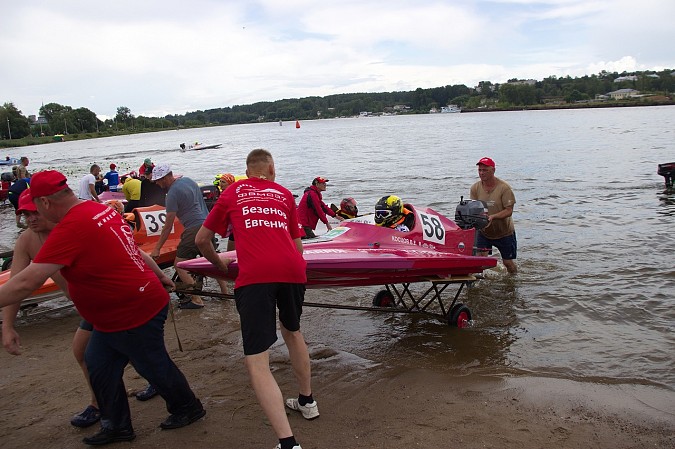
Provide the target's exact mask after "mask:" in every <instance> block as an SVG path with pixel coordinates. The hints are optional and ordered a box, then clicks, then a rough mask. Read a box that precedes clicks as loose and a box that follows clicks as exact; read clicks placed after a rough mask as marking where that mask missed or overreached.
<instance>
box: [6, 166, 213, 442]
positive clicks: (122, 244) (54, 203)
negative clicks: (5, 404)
mask: <svg viewBox="0 0 675 449" xmlns="http://www.w3.org/2000/svg"><path fill="white" fill-rule="evenodd" d="M33 181H34V183H33V182H32V183H31V189H30V192H31V197H32V198H33V203H34V204H35V206H36V208H37V210H38V212H39V213H40V215H42V216H43V217H44V218H45V219H47V220H49V221H52V222H54V223H57V225H56V226H55V227H54V229H53V230H52V231H51V233H50V234H49V237H48V238H47V240H46V241H45V243H44V245H43V246H42V248H41V249H40V251H39V252H38V254H37V255H36V256H35V259H34V260H33V263H32V264H30V265H29V266H28V267H26V268H25V269H24V270H22V271H21V272H20V273H19V274H17V275H16V276H13V277H12V278H11V279H10V280H9V281H8V282H7V283H6V284H4V285H3V286H2V287H0V307H3V306H6V305H10V304H16V303H19V302H20V301H21V300H22V299H24V298H26V297H27V296H29V295H30V294H31V292H33V291H34V290H36V289H37V288H38V287H40V286H41V285H42V283H43V282H44V281H45V280H46V279H47V278H48V277H50V276H51V275H53V274H54V273H56V272H57V271H59V270H60V272H61V275H62V276H63V277H64V278H65V280H66V281H67V283H68V292H69V294H70V298H71V299H72V301H73V303H74V304H75V306H76V307H77V310H78V312H79V313H80V315H81V316H82V318H84V319H85V320H87V321H88V322H90V323H91V324H92V325H93V327H94V331H93V332H92V335H91V339H90V341H89V344H88V345H87V350H86V353H85V361H86V364H87V370H88V371H89V378H90V381H91V386H92V390H93V391H94V394H95V395H96V399H97V401H98V405H99V409H100V411H101V430H100V432H99V433H97V434H95V435H93V436H91V437H88V438H84V439H83V441H84V443H86V444H90V445H102V444H108V443H113V442H115V441H131V440H133V439H134V438H135V437H136V435H135V433H134V430H133V427H132V425H131V414H130V411H129V402H128V400H127V395H126V389H125V387H124V381H123V379H122V376H123V374H124V368H125V367H126V365H127V364H128V363H129V362H131V363H132V364H133V366H134V367H135V368H136V371H138V373H139V374H141V375H142V376H143V377H145V378H146V379H148V381H150V383H151V384H152V385H153V386H155V388H156V389H157V391H158V392H159V394H160V395H161V396H162V397H163V398H164V399H165V401H166V404H167V409H168V411H169V413H170V415H169V417H168V418H167V419H166V420H164V421H163V422H162V423H161V424H160V427H162V428H163V429H175V428H178V427H183V426H186V425H188V424H191V423H192V422H194V421H196V420H198V419H200V418H201V417H202V416H204V414H205V413H206V411H205V410H204V408H203V407H202V404H201V402H200V401H199V399H197V398H196V397H195V395H194V393H193V392H192V390H191V389H190V386H189V384H188V382H187V380H186V379H185V376H184V375H183V373H182V372H181V371H180V370H179V369H178V367H177V366H176V365H175V364H174V363H173V361H172V360H171V358H170V357H169V354H168V353H167V351H166V346H165V345H164V322H165V321H166V315H167V310H168V303H169V295H168V293H167V292H166V290H165V289H164V286H168V287H173V282H172V281H171V279H169V278H168V277H167V276H166V274H164V272H162V270H160V268H159V267H158V266H157V264H155V263H154V262H153V260H152V259H151V258H150V257H149V256H148V255H147V254H145V253H143V252H142V251H139V249H138V247H137V246H136V243H135V242H134V239H133V235H132V232H131V229H130V228H129V226H128V225H127V224H126V222H125V221H124V219H123V218H122V217H121V215H120V214H119V213H117V211H115V210H114V209H112V208H110V207H108V206H107V205H105V204H100V203H96V202H93V201H81V200H79V199H78V198H77V197H76V196H75V194H74V193H73V191H72V190H70V188H69V187H68V184H67V179H66V177H65V176H63V174H61V173H59V172H57V171H54V170H47V171H43V172H39V173H36V174H35V175H34V176H33ZM92 245H96V248H95V250H94V248H92ZM101 253H104V254H105V257H106V260H107V261H108V262H110V263H107V264H106V266H105V267H101V265H100V263H99V262H100V254H101ZM16 338H18V336H17V337H16Z"/></svg>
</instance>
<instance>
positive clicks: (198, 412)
mask: <svg viewBox="0 0 675 449" xmlns="http://www.w3.org/2000/svg"><path fill="white" fill-rule="evenodd" d="M204 415H206V410H204V407H202V403H201V402H199V401H197V407H195V408H194V409H193V410H191V411H189V412H187V413H183V414H181V415H169V417H168V418H166V419H165V420H164V421H163V422H162V423H161V424H160V425H159V427H161V428H162V429H178V428H180V427H185V426H187V425H189V424H192V423H193V422H195V421H197V420H198V419H200V418H202V417H203V416H204Z"/></svg>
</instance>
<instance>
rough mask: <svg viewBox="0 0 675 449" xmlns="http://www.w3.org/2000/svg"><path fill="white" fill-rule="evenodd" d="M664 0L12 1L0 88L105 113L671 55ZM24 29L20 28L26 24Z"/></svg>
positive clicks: (587, 67) (650, 61)
mask: <svg viewBox="0 0 675 449" xmlns="http://www.w3.org/2000/svg"><path fill="white" fill-rule="evenodd" d="M674 15H675V2H670V1H666V0H645V1H644V2H642V3H641V4H640V12H639V13H637V12H636V11H635V8H634V5H633V3H628V2H627V0H618V1H613V2H610V1H608V0H599V1H593V2H588V1H578V0H543V1H531V0H520V1H508V0H507V1H499V0H497V1H491V2H484V1H469V0H465V1H442V0H436V1H433V0H432V1H431V2H419V1H410V0H390V1H387V2H384V1H368V0H360V1H353V0H344V1H340V2H330V1H324V2H316V1H308V0H288V1H284V2H278V1H276V0H259V1H253V2H245V3H244V2H238V1H232V0H230V1H216V0H213V1H211V0H195V1H192V2H189V4H188V3H185V2H179V1H177V0H166V1H163V2H158V1H156V0H148V1H144V2H137V1H135V2H132V1H128V0H121V1H117V2H109V3H105V4H103V3H98V2H85V3H82V2H79V1H78V2H76V1H72V0H64V1H62V2H58V3H53V4H52V3H49V2H44V3H28V4H21V3H18V4H17V3H12V4H8V5H5V6H4V7H3V15H2V17H0V30H1V31H0V54H2V55H3V58H4V60H3V70H2V71H1V72H0V101H13V102H14V103H15V105H16V106H17V107H18V108H19V109H22V110H23V111H24V113H26V114H28V113H36V112H37V109H38V108H39V106H40V104H41V103H42V102H45V103H47V102H57V103H61V104H66V105H71V106H73V107H87V108H89V109H91V110H93V111H95V112H96V113H98V114H102V115H114V114H115V112H116V108H117V107H118V106H127V107H129V108H130V109H131V110H132V112H133V113H134V114H136V115H141V114H142V115H165V114H169V113H177V114H183V113H185V112H187V111H192V110H199V109H209V108H216V107H225V106H232V105H235V104H247V103H252V102H256V101H263V100H267V101H274V100H278V99H283V98H293V97H295V98H297V97H304V96H310V95H318V96H325V95H330V94H336V93H346V92H373V91H391V90H412V89H415V88H418V87H423V88H428V87H435V86H443V85H447V84H466V85H468V86H473V85H475V84H477V83H478V82H479V81H482V80H487V81H492V82H504V81H506V80H508V79H510V78H535V79H541V78H544V77H547V76H551V75H556V76H566V75H570V76H582V75H585V74H591V73H598V72H600V71H601V70H609V71H624V70H626V71H631V70H643V69H650V68H653V67H657V66H658V67H660V68H664V67H670V68H675V55H674V53H673V52H672V50H671V48H670V47H671V45H672V44H671V43H672V42H673V41H674V40H675V39H674V38H675V32H674V31H673V27H672V26H671V24H670V20H669V18H670V17H673V16H674ZM26 30H29V32H26Z"/></svg>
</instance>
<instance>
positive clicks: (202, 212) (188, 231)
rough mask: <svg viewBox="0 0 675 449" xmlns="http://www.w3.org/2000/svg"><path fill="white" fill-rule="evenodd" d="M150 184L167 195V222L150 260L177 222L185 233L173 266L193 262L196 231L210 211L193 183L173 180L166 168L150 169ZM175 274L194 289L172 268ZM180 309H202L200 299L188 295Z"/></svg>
mask: <svg viewBox="0 0 675 449" xmlns="http://www.w3.org/2000/svg"><path fill="white" fill-rule="evenodd" d="M152 180H153V182H154V183H155V184H157V185H158V186H160V187H161V188H162V189H164V190H165V191H167V194H166V221H165V222H164V227H163V228H162V233H161V234H160V236H159V240H157V244H156V245H155V249H154V250H153V251H152V252H151V253H150V256H151V257H152V258H157V257H159V253H160V250H161V249H162V246H163V245H164V243H165V242H166V240H167V239H168V238H169V234H171V229H172V228H173V222H174V221H175V220H176V218H178V220H180V222H181V223H182V224H183V227H184V228H185V230H184V231H183V233H182V234H181V236H180V243H179V244H178V248H176V260H175V262H174V266H175V264H177V263H178V262H182V261H184V260H189V259H194V258H195V257H197V256H198V255H199V254H200V252H199V248H198V247H197V244H196V243H195V236H196V235H197V231H199V228H201V227H202V223H204V220H206V217H207V215H208V214H209V210H208V209H207V207H206V203H205V202H204V196H203V195H202V191H201V190H200V188H199V186H198V185H197V183H196V182H194V181H193V180H192V179H190V178H188V177H185V176H178V177H177V176H174V174H173V171H171V166H170V165H169V164H158V165H157V166H156V167H155V168H153V169H152ZM175 268H176V273H178V277H180V280H181V281H182V282H183V283H184V284H185V285H187V286H188V288H190V287H194V285H195V280H194V279H193V278H192V276H190V273H188V272H187V271H185V270H183V269H181V268H178V267H175ZM218 284H219V285H220V290H221V292H223V293H226V292H227V285H226V283H225V281H222V280H218ZM178 307H180V308H181V309H201V308H202V307H204V302H203V301H202V298H201V297H200V296H197V295H190V300H188V301H185V302H182V303H180V304H179V305H178Z"/></svg>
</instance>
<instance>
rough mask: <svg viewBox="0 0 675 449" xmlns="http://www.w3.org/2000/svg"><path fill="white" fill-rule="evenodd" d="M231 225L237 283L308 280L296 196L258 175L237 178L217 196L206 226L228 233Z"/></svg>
mask: <svg viewBox="0 0 675 449" xmlns="http://www.w3.org/2000/svg"><path fill="white" fill-rule="evenodd" d="M230 223H231V224H232V226H233V231H234V235H235V236H236V238H237V260H238V264H239V274H238V275H237V279H236V287H240V286H244V285H249V284H256V283H269V282H290V283H305V282H306V280H307V279H306V273H305V266H306V263H305V260H304V258H303V257H302V254H301V253H300V252H299V251H298V248H297V247H296V244H295V242H294V239H296V238H299V237H300V230H299V227H298V219H297V209H296V206H295V200H294V198H293V195H292V194H291V193H290V192H289V191H288V190H287V189H286V188H284V187H282V186H280V185H279V184H277V183H275V182H272V181H267V180H263V179H260V178H249V179H247V180H243V181H239V182H237V183H235V184H233V185H232V186H231V188H228V189H226V190H225V191H224V192H223V193H222V194H221V196H220V198H218V201H217V202H216V205H215V206H214V208H213V210H212V211H211V214H210V215H209V217H208V218H207V220H206V221H205V222H204V226H205V227H207V228H209V229H211V230H213V231H214V232H217V233H218V234H220V235H223V236H224V235H225V234H226V232H227V227H228V225H229V224H230Z"/></svg>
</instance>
